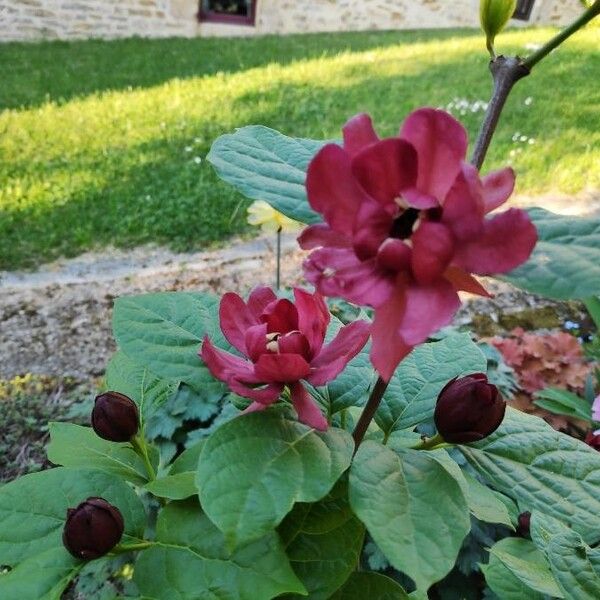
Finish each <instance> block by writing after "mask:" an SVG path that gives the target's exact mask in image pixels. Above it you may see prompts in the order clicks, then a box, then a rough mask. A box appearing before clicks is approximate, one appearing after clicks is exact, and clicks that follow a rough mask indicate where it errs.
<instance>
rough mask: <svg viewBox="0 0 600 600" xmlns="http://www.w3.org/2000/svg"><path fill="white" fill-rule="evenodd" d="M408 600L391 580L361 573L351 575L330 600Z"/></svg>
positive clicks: (376, 574)
mask: <svg viewBox="0 0 600 600" xmlns="http://www.w3.org/2000/svg"><path fill="white" fill-rule="evenodd" d="M367 599H372V600H408V594H407V593H406V592H405V591H404V589H403V588H402V587H401V586H400V584H398V583H396V582H395V581H394V580H393V579H390V578H389V577H386V576H385V575H381V574H380V573H371V572H368V571H366V572H365V571H363V572H359V573H352V575H351V576H350V579H348V581H347V582H346V584H345V585H344V587H343V588H341V589H340V590H339V591H337V592H336V593H335V594H334V595H333V596H331V600H367Z"/></svg>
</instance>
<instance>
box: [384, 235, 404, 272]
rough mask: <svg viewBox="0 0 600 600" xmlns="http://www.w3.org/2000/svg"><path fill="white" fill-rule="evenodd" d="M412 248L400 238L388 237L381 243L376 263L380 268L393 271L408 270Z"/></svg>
mask: <svg viewBox="0 0 600 600" xmlns="http://www.w3.org/2000/svg"><path fill="white" fill-rule="evenodd" d="M411 256H412V250H411V249H410V247H409V246H408V245H407V244H405V243H404V242H403V241H402V240H398V239H396V238H388V239H387V240H385V242H383V244H381V246H380V247H379V250H378V252H377V264H378V265H379V266H380V267H381V268H382V269H387V270H389V271H392V272H394V273H398V272H400V271H408V270H409V269H410V264H411Z"/></svg>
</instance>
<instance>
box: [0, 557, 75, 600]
mask: <svg viewBox="0 0 600 600" xmlns="http://www.w3.org/2000/svg"><path fill="white" fill-rule="evenodd" d="M84 564H85V563H83V562H81V561H79V560H76V559H75V558H73V557H72V556H71V555H70V554H69V553H68V552H67V551H66V550H65V549H64V548H58V547H57V548H51V549H49V550H46V552H42V553H41V554H36V555H34V556H32V557H31V558H28V559H26V560H24V561H23V562H21V563H19V564H18V565H17V566H16V567H15V568H14V569H12V570H11V571H9V572H8V573H6V574H4V575H2V574H0V598H2V599H3V600H60V598H61V597H62V593H63V592H64V590H65V588H66V587H67V585H69V582H70V581H71V580H72V579H73V578H74V577H75V576H76V575H77V573H78V572H79V571H80V570H81V568H82V567H83V566H84Z"/></svg>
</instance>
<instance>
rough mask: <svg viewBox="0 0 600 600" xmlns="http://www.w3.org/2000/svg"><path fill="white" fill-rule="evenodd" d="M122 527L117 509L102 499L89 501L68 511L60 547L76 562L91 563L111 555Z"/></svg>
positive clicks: (121, 532)
mask: <svg viewBox="0 0 600 600" xmlns="http://www.w3.org/2000/svg"><path fill="white" fill-rule="evenodd" d="M124 528H125V526H124V523H123V516H122V515H121V512H120V511H119V509H118V508H116V507H115V506H113V505H112V504H109V503H108V502H107V501H106V500H104V499H103V498H88V499H87V500H86V501H85V502H82V503H81V504H80V505H79V506H78V507H77V508H69V509H68V510H67V521H66V523H65V528H64V530H63V544H64V545H65V547H66V549H67V550H68V551H69V552H70V553H71V554H72V555H73V556H75V557H76V558H81V559H83V560H92V559H94V558H99V557H101V556H104V555H105V554H107V553H108V552H110V551H111V550H112V549H113V548H114V547H115V546H116V545H117V544H118V543H119V540H120V539H121V537H122V535H123V530H124Z"/></svg>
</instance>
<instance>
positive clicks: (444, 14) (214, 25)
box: [0, 0, 582, 42]
mask: <svg viewBox="0 0 600 600" xmlns="http://www.w3.org/2000/svg"><path fill="white" fill-rule="evenodd" d="M478 5H479V0H362V1H361V0H304V1H299V0H0V42H1V41H12V40H40V39H78V38H90V37H99V38H118V37H131V36H144V37H171V36H185V37H193V36H231V35H260V34H267V33H280V34H286V33H300V32H316V31H342V30H364V29H411V28H425V27H426V28H430V27H457V26H476V25H477V23H478ZM581 10H582V8H581V3H580V2H579V0H519V1H518V8H517V13H516V14H515V16H516V17H517V18H518V20H517V21H516V22H521V23H523V22H528V23H533V24H557V25H558V24H563V23H565V22H568V21H569V20H571V19H572V18H573V17H574V16H575V15H576V14H577V13H578V12H579V11H581Z"/></svg>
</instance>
